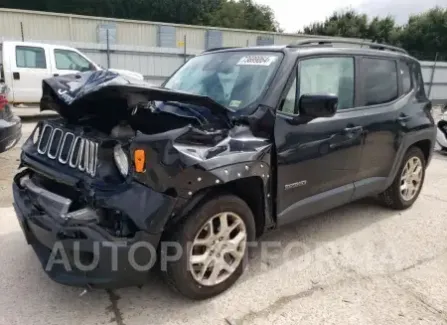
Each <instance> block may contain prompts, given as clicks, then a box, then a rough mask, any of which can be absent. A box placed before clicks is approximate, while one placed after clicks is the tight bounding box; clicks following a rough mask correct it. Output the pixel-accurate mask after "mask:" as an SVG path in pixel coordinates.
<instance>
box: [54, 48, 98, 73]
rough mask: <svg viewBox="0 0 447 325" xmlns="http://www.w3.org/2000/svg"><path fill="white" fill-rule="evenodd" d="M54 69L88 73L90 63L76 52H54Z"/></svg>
mask: <svg viewBox="0 0 447 325" xmlns="http://www.w3.org/2000/svg"><path fill="white" fill-rule="evenodd" d="M54 59H55V61H56V69H58V70H76V71H88V70H91V69H90V62H89V61H87V60H86V59H85V58H84V57H82V56H81V55H79V54H78V53H76V52H73V51H69V50H54Z"/></svg>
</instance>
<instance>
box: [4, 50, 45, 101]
mask: <svg viewBox="0 0 447 325" xmlns="http://www.w3.org/2000/svg"><path fill="white" fill-rule="evenodd" d="M12 55H13V57H12V58H10V59H11V60H12V64H11V70H12V87H11V89H12V91H13V96H14V102H15V103H38V102H39V101H40V98H41V97H42V80H43V79H45V78H48V77H50V76H51V72H50V67H49V64H48V51H47V50H46V49H45V48H44V47H40V46H27V45H15V46H14V48H13V53H12Z"/></svg>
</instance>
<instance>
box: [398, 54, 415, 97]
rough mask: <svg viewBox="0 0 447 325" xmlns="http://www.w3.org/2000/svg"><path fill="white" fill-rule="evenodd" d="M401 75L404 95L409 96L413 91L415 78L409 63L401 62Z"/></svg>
mask: <svg viewBox="0 0 447 325" xmlns="http://www.w3.org/2000/svg"><path fill="white" fill-rule="evenodd" d="M400 75H401V78H402V90H403V93H404V94H408V93H409V92H410V91H411V90H412V89H413V78H412V74H411V69H410V66H409V65H408V63H406V62H401V67H400Z"/></svg>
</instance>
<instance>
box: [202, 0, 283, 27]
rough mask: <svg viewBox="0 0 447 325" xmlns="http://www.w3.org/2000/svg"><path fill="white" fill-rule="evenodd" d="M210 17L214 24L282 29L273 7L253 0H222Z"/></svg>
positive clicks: (211, 22) (210, 21)
mask: <svg viewBox="0 0 447 325" xmlns="http://www.w3.org/2000/svg"><path fill="white" fill-rule="evenodd" d="M209 18H210V20H209V23H210V25H212V26H219V27H227V28H242V29H255V30H263V31H280V29H279V25H278V23H277V22H276V20H275V15H274V13H273V11H272V9H271V8H270V7H268V6H263V5H258V4H256V3H254V2H253V0H240V1H234V0H228V1H222V3H221V6H220V7H219V9H218V10H216V11H215V12H211V14H210V15H209Z"/></svg>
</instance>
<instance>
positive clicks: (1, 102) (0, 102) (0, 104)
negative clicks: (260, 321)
mask: <svg viewBox="0 0 447 325" xmlns="http://www.w3.org/2000/svg"><path fill="white" fill-rule="evenodd" d="M7 104H8V99H7V98H6V95H4V94H0V111H1V110H3V109H4V108H5V106H6V105H7Z"/></svg>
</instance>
